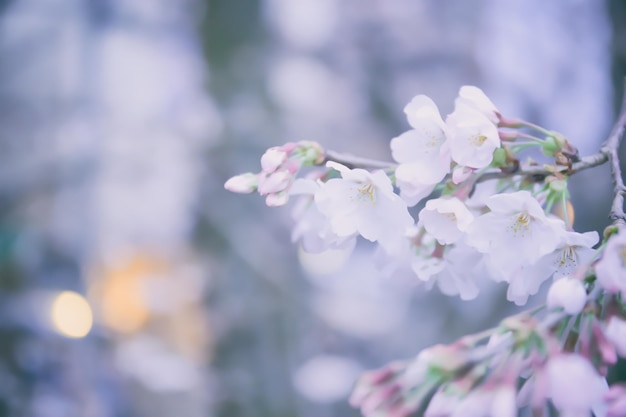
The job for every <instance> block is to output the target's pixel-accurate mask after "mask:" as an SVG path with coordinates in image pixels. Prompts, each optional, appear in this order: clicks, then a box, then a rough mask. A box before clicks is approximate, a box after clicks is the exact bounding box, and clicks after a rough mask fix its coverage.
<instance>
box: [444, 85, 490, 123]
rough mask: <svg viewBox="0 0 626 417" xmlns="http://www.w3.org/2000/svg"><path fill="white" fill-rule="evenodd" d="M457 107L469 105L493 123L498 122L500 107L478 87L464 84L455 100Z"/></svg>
mask: <svg viewBox="0 0 626 417" xmlns="http://www.w3.org/2000/svg"><path fill="white" fill-rule="evenodd" d="M454 105H455V107H457V108H458V107H469V108H472V109H474V110H477V111H479V112H480V113H482V114H483V115H485V116H486V117H487V118H488V119H489V121H490V122H491V123H493V124H494V125H497V124H498V121H499V117H498V114H499V112H498V109H497V108H496V106H495V104H493V102H492V101H491V100H490V99H489V97H487V95H486V94H485V93H484V92H483V90H481V89H480V88H478V87H475V86H473V85H464V86H463V87H461V89H460V90H459V95H458V97H457V98H456V100H455V102H454Z"/></svg>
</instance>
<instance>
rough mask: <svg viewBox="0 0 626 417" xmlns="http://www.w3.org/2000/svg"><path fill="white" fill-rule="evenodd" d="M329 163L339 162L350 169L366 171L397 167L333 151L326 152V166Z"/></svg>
mask: <svg viewBox="0 0 626 417" xmlns="http://www.w3.org/2000/svg"><path fill="white" fill-rule="evenodd" d="M328 161H333V162H339V163H340V164H342V165H345V166H347V167H348V168H352V169H354V168H365V169H392V168H395V167H396V166H397V164H395V163H393V162H387V161H378V160H375V159H368V158H361V157H360V156H354V155H350V154H345V153H339V152H335V151H332V150H327V151H326V158H325V159H324V164H325V163H326V162H328Z"/></svg>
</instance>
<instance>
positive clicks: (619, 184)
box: [600, 78, 626, 225]
mask: <svg viewBox="0 0 626 417" xmlns="http://www.w3.org/2000/svg"><path fill="white" fill-rule="evenodd" d="M624 87H625V90H626V78H625V79H624ZM625 127H626V93H624V99H623V100H622V107H621V109H620V113H619V117H618V118H617V122H615V126H613V130H611V134H610V135H609V138H608V139H607V140H606V142H604V144H603V145H602V147H601V148H600V152H602V153H604V154H606V155H607V157H608V159H609V161H610V162H611V176H612V178H613V204H611V211H610V213H609V218H610V219H611V220H612V222H613V224H614V225H626V214H624V194H625V193H626V187H624V178H623V177H622V170H621V168H620V160H619V154H618V149H619V146H620V143H621V141H622V139H623V138H624V130H625Z"/></svg>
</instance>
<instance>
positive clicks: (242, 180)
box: [224, 172, 258, 194]
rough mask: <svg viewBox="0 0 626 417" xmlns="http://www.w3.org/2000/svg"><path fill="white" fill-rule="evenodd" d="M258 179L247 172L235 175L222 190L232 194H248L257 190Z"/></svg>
mask: <svg viewBox="0 0 626 417" xmlns="http://www.w3.org/2000/svg"><path fill="white" fill-rule="evenodd" d="M257 186H258V177H257V175H256V174H253V173H251V172H248V173H246V174H241V175H235V176H234V177H232V178H230V179H229V180H228V181H226V183H225V184H224V188H226V189H227V190H228V191H232V192H233V193H242V194H248V193H251V192H253V191H254V190H256V189H257Z"/></svg>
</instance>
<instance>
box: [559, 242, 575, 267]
mask: <svg viewBox="0 0 626 417" xmlns="http://www.w3.org/2000/svg"><path fill="white" fill-rule="evenodd" d="M568 264H569V265H576V258H575V253H574V248H573V247H571V246H568V247H566V248H565V249H564V250H563V252H561V259H559V266H561V267H564V266H566V265H568Z"/></svg>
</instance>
